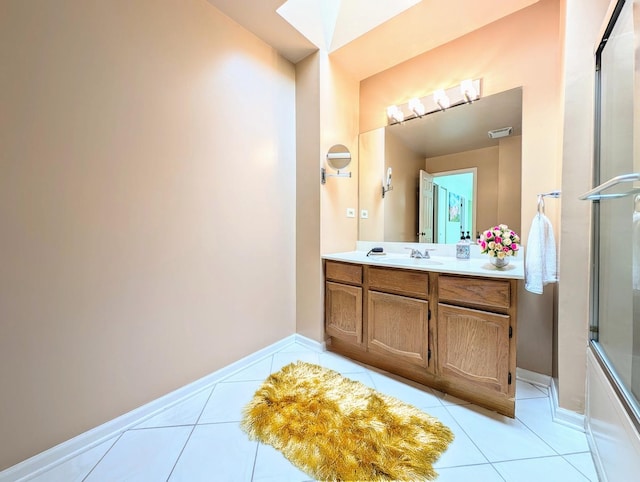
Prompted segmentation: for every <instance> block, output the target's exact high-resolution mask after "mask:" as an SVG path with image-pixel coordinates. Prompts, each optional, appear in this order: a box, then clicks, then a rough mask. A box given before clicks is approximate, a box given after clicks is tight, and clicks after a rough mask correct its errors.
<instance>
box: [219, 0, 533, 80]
mask: <svg viewBox="0 0 640 482" xmlns="http://www.w3.org/2000/svg"><path fill="white" fill-rule="evenodd" d="M207 1H208V2H209V3H210V4H211V5H213V6H214V7H216V8H217V9H219V10H220V11H222V12H223V13H224V14H225V15H227V16H228V17H230V18H231V19H233V20H235V21H236V22H237V23H239V24H240V25H241V26H243V27H244V28H246V29H247V30H249V31H251V32H253V33H254V34H255V35H256V36H258V37H259V38H261V39H262V40H263V41H265V42H266V43H268V44H269V45H271V46H272V47H274V48H275V49H276V50H278V52H280V54H281V55H282V56H283V57H285V58H286V59H288V60H289V61H291V62H293V63H297V62H299V61H300V60H302V59H304V58H305V57H306V56H307V55H309V54H310V53H312V52H314V51H316V50H318V48H322V49H324V50H326V51H328V52H330V53H331V57H332V58H333V59H335V60H336V61H337V62H339V63H340V64H341V65H342V66H343V68H344V69H346V70H347V71H349V72H350V73H351V74H352V75H353V76H354V77H355V78H356V79H357V80H362V79H365V78H367V77H370V76H371V75H374V74H376V73H378V72H381V71H383V70H386V69H388V68H390V67H393V66H394V65H397V64H399V63H400V62H403V61H405V60H408V59H410V58H413V57H415V56H416V55H419V54H421V53H423V52H426V51H428V50H431V49H433V48H435V47H438V46H439V45H443V44H445V43H447V42H450V41H452V40H454V39H455V38H458V37H461V36H463V35H465V34H467V33H469V32H472V31H474V30H477V29H479V28H481V27H483V26H485V25H488V24H489V23H491V22H494V21H496V20H499V19H500V18H502V17H505V16H507V15H510V14H512V13H514V12H516V11H518V10H520V9H523V8H526V7H528V6H530V5H532V4H534V3H536V2H537V1H539V0H508V1H505V0H482V1H478V0H447V1H446V2H445V1H443V0H421V1H418V3H415V0H375V3H374V2H372V1H371V0H290V2H292V3H291V4H289V2H285V1H284V0H240V1H239V0H207ZM285 3H287V5H284V7H283V4H285ZM414 3H415V4H414ZM372 4H374V5H375V8H374V7H372ZM280 7H283V15H286V16H287V18H288V20H289V21H287V20H285V19H284V18H283V16H281V15H280V14H279V13H278V12H277V10H278V9H279V8H280ZM385 19H386V20H385ZM290 22H292V23H295V24H296V25H297V26H298V28H299V29H300V30H298V29H296V28H295V27H294V26H293V25H292V23H290ZM301 31H302V32H304V33H301Z"/></svg>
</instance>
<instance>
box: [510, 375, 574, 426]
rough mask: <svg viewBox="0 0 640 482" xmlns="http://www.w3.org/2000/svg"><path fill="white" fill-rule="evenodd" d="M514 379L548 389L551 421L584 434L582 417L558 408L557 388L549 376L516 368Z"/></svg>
mask: <svg viewBox="0 0 640 482" xmlns="http://www.w3.org/2000/svg"><path fill="white" fill-rule="evenodd" d="M516 378H517V379H518V380H522V381H524V382H529V383H531V384H533V385H538V386H540V387H544V388H547V389H549V399H550V401H551V418H552V419H553V421H554V422H556V423H559V424H561V425H565V426H566V427H569V428H572V429H574V430H579V431H580V432H584V421H585V419H584V415H581V414H579V413H576V412H573V411H571V410H567V409H565V408H562V407H559V406H558V388H557V387H556V383H555V380H554V379H553V378H551V377H550V376H549V375H543V374H541V373H536V372H532V371H529V370H525V369H524V368H516Z"/></svg>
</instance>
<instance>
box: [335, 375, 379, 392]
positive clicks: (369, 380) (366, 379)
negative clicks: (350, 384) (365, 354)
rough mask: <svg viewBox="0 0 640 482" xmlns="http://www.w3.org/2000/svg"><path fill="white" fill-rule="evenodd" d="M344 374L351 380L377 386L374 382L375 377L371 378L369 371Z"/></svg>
mask: <svg viewBox="0 0 640 482" xmlns="http://www.w3.org/2000/svg"><path fill="white" fill-rule="evenodd" d="M343 376H344V377H345V378H348V379H349V380H353V381H355V382H360V383H362V384H363V385H366V386H367V387H369V388H373V389H375V388H376V387H375V384H374V383H373V379H372V378H371V375H370V374H369V372H368V371H366V372H359V373H345V374H344V375H343Z"/></svg>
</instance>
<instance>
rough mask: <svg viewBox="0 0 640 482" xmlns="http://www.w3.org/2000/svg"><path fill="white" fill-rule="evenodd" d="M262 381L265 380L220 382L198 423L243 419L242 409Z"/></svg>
mask: <svg viewBox="0 0 640 482" xmlns="http://www.w3.org/2000/svg"><path fill="white" fill-rule="evenodd" d="M262 383H263V380H260V381H251V382H228V383H227V382H220V383H218V384H217V385H216V386H215V387H214V389H213V392H212V393H211V397H210V398H209V401H208V402H207V405H206V406H205V407H204V410H203V411H202V415H201V416H200V420H199V422H198V423H201V424H203V423H218V422H239V421H240V420H242V410H243V409H244V407H245V406H246V405H247V404H248V403H249V402H250V401H251V399H252V398H253V396H254V395H255V393H256V390H257V389H258V388H259V387H260V386H261V385H262Z"/></svg>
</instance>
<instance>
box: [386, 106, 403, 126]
mask: <svg viewBox="0 0 640 482" xmlns="http://www.w3.org/2000/svg"><path fill="white" fill-rule="evenodd" d="M387 119H389V121H391V122H392V123H396V122H402V121H403V120H404V114H403V113H402V111H401V110H400V108H399V107H398V106H397V105H390V106H389V107H387Z"/></svg>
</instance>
